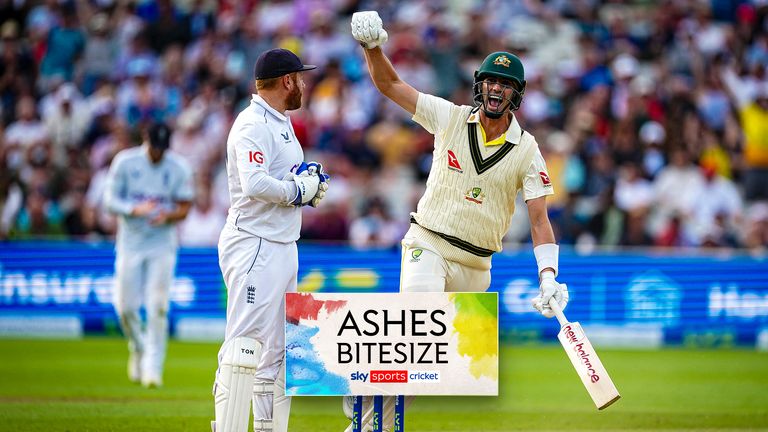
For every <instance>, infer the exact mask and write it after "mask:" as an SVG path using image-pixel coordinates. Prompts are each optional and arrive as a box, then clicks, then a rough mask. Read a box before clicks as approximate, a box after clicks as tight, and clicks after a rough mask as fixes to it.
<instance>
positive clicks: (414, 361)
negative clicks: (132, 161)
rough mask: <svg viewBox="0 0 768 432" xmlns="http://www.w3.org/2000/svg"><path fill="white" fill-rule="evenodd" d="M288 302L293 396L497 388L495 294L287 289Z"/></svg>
mask: <svg viewBox="0 0 768 432" xmlns="http://www.w3.org/2000/svg"><path fill="white" fill-rule="evenodd" d="M417 250H418V249H417ZM414 252H415V251H409V254H408V255H409V258H414ZM416 255H418V253H416ZM422 256H423V255H422ZM415 258H418V256H416V257H415ZM285 309H286V316H285V320H286V326H285V337H286V353H285V355H286V360H285V363H286V394H287V395H289V396H297V395H307V396H310V395H313V396H340V395H358V396H371V395H380V394H399V395H414V396H418V395H456V396H458V395H469V396H495V395H498V295H497V293H399V294H383V293H382V294H379V293H376V294H373V293H371V294H369V293H364V294H360V293H357V294H352V293H288V294H286V308H285ZM443 377H450V379H443Z"/></svg>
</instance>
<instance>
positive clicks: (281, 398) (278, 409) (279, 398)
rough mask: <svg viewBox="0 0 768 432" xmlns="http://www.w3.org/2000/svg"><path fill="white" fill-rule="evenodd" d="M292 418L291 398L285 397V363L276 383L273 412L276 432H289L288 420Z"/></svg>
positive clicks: (281, 367)
mask: <svg viewBox="0 0 768 432" xmlns="http://www.w3.org/2000/svg"><path fill="white" fill-rule="evenodd" d="M290 416H291V398H290V397H289V396H286V395H285V362H283V364H282V365H281V366H280V372H278V374H277V380H276V381H275V398H274V402H273V410H272V422H273V428H274V432H288V419H289V418H290Z"/></svg>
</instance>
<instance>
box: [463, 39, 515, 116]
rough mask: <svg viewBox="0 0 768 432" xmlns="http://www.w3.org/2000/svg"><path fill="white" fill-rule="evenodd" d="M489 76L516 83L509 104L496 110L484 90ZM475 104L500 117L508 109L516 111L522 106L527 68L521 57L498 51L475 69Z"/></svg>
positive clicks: (488, 113) (473, 89)
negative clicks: (488, 101) (483, 86)
mask: <svg viewBox="0 0 768 432" xmlns="http://www.w3.org/2000/svg"><path fill="white" fill-rule="evenodd" d="M489 77H496V78H500V79H506V80H510V81H512V82H513V83H514V86H513V87H512V97H511V98H510V99H509V100H508V102H509V104H504V103H502V104H501V107H500V108H501V109H499V110H494V109H490V108H489V107H488V106H487V103H486V102H487V95H486V94H484V93H483V91H482V85H483V84H482V83H483V80H484V79H486V78H489ZM472 93H473V96H474V101H475V104H477V105H481V106H482V107H483V110H484V111H485V113H486V115H488V116H489V117H491V118H498V117H501V115H502V114H503V113H504V112H505V111H506V110H507V108H508V109H509V110H511V111H515V110H517V109H519V108H520V103H521V102H522V101H523V94H524V93H525V69H524V68H523V63H522V62H521V61H520V59H519V58H518V57H517V56H516V55H514V54H512V53H508V52H504V51H498V52H495V53H492V54H490V55H489V56H488V57H486V58H485V60H483V63H482V64H480V68H479V69H478V70H476V71H475V82H474V85H473V86H472Z"/></svg>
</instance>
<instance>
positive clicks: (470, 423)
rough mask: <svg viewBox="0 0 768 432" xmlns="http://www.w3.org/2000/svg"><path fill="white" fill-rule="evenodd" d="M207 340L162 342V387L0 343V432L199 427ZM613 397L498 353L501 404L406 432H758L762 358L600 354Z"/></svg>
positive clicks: (122, 355) (108, 365)
mask: <svg viewBox="0 0 768 432" xmlns="http://www.w3.org/2000/svg"><path fill="white" fill-rule="evenodd" d="M217 351H218V346H217V345H215V344H191V343H178V342H171V344H170V345H169V350H168V360H167V364H166V374H165V386H164V387H163V388H161V389H156V390H146V389H144V388H142V387H140V386H137V385H134V384H131V383H130V382H128V379H127V377H126V373H125V363H126V360H127V350H126V347H125V344H124V342H123V341H122V340H120V339H108V338H87V339H85V340H83V341H77V342H72V341H53V342H51V341H9V340H0V431H46V432H52V431H73V432H74V431H77V432H84V431H99V432H101V431H142V432H146V431H207V430H209V429H208V427H209V426H208V424H209V421H210V420H211V418H212V415H213V402H212V397H211V384H212V381H213V374H214V370H215V368H216V353H217ZM600 354H601V358H602V359H603V362H604V364H605V365H606V366H607V368H608V370H609V371H610V373H611V376H612V377H613V379H614V382H615V383H616V386H617V387H618V388H619V390H620V391H621V393H622V396H623V398H622V399H621V400H619V401H618V402H617V403H616V404H614V405H613V406H611V407H609V408H608V409H606V410H605V411H602V412H598V411H597V410H595V407H594V405H593V404H592V401H591V400H590V399H589V396H588V395H587V393H586V391H585V390H584V388H583V387H582V385H581V382H580V381H579V380H578V378H577V377H576V375H575V373H574V371H573V369H572V367H571V365H570V362H569V361H568V360H567V358H566V356H565V353H563V352H562V348H561V347H560V346H559V345H551V346H543V347H542V346H534V347H528V346H526V347H519V348H511V347H505V348H504V349H503V351H502V354H501V365H502V369H501V386H500V396H499V397H476V398H469V397H467V398H459V397H455V398H449V397H440V398H426V397H424V398H419V399H417V400H416V402H415V403H414V404H413V406H412V407H411V408H412V409H410V410H409V411H408V413H407V415H406V427H407V429H406V430H408V431H441V432H442V431H511V430H526V431H530V430H563V431H569V432H570V431H578V430H583V431H593V430H633V431H645V430H691V431H693V430H696V431H700V430H735V429H739V430H768V354H766V353H758V352H754V351H747V350H731V351H721V350H685V349H667V350H662V351H610V350H601V352H600ZM340 406H341V404H340V399H339V398H335V397H334V398H307V397H302V398H294V400H293V407H292V408H293V409H292V412H291V431H312V432H323V431H333V432H339V431H342V430H343V429H344V427H345V426H346V421H345V418H344V417H343V415H342V414H341V409H340Z"/></svg>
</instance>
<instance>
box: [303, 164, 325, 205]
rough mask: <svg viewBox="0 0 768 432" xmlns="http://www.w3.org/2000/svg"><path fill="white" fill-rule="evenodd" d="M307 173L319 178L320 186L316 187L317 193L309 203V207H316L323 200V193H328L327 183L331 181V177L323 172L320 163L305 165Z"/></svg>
mask: <svg viewBox="0 0 768 432" xmlns="http://www.w3.org/2000/svg"><path fill="white" fill-rule="evenodd" d="M307 173H308V174H309V175H316V176H318V177H319V178H320V184H318V186H317V193H316V194H315V197H314V198H312V200H310V201H309V205H311V206H312V207H317V206H318V204H320V201H321V200H322V199H323V198H325V192H326V191H328V182H329V181H330V180H331V176H329V175H328V174H326V173H324V172H323V165H322V164H321V163H320V162H310V163H308V164H307Z"/></svg>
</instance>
